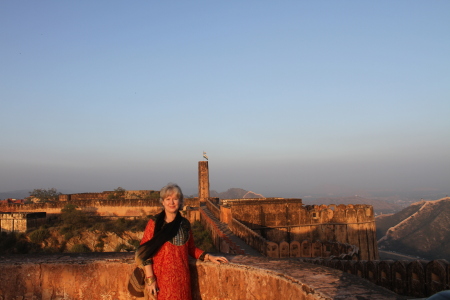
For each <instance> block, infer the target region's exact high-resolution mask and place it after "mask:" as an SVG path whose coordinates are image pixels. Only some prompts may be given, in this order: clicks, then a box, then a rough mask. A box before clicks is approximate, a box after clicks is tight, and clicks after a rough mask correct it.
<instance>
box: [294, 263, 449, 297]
mask: <svg viewBox="0 0 450 300" xmlns="http://www.w3.org/2000/svg"><path fill="white" fill-rule="evenodd" d="M300 260H301V261H303V262H310V263H314V264H318V265H323V266H327V267H330V268H335V269H338V270H342V271H344V272H347V273H350V274H354V275H357V276H359V277H361V278H364V279H367V280H368V281H370V282H372V283H374V284H377V285H379V286H381V287H384V288H386V289H389V290H392V291H393V292H395V293H397V294H399V295H407V296H411V297H417V298H422V297H428V296H431V295H434V294H435V293H437V292H440V291H443V290H447V289H450V263H449V262H447V261H446V260H443V259H439V260H433V261H424V260H416V261H399V260H398V261H393V260H381V261H377V260H374V261H365V260H360V261H352V260H342V259H337V258H329V259H324V258H315V259H305V258H302V259H300Z"/></svg>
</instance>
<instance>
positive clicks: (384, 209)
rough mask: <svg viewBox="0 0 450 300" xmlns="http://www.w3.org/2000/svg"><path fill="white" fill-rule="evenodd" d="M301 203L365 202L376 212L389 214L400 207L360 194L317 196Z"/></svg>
mask: <svg viewBox="0 0 450 300" xmlns="http://www.w3.org/2000/svg"><path fill="white" fill-rule="evenodd" d="M303 204H305V205H308V204H317V205H322V204H325V205H329V204H337V205H339V204H367V205H372V206H373V210H374V211H375V213H376V214H380V213H383V214H389V213H393V212H395V211H399V210H400V209H401V207H400V206H399V205H396V204H394V203H390V202H387V201H384V200H373V199H367V198H363V197H360V196H352V197H329V198H325V197H324V198H317V199H314V200H311V199H303Z"/></svg>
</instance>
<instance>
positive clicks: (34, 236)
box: [28, 228, 50, 244]
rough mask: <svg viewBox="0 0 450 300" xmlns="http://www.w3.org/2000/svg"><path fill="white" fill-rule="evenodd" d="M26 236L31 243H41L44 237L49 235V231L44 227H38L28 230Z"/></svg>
mask: <svg viewBox="0 0 450 300" xmlns="http://www.w3.org/2000/svg"><path fill="white" fill-rule="evenodd" d="M28 237H29V238H30V241H32V242H33V243H36V244H41V243H42V242H43V241H45V239H46V238H48V237H50V232H49V231H48V229H46V228H39V229H36V230H34V231H32V232H30V234H29V235H28Z"/></svg>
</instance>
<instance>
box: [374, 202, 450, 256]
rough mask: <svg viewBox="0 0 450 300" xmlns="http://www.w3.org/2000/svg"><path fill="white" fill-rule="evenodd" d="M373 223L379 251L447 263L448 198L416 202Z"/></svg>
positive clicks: (449, 240)
mask: <svg viewBox="0 0 450 300" xmlns="http://www.w3.org/2000/svg"><path fill="white" fill-rule="evenodd" d="M375 221H376V225H377V237H378V238H379V240H378V246H379V247H380V249H382V250H389V251H396V252H400V253H407V254H411V255H415V256H421V257H424V258H427V259H430V260H431V259H440V258H444V259H447V260H450V230H449V227H450V198H449V197H447V198H442V199H439V200H435V201H420V202H416V203H413V204H412V205H410V206H409V207H407V208H405V209H403V210H402V211H400V212H398V213H396V214H392V215H388V216H386V215H384V216H379V217H377V218H376V219H375Z"/></svg>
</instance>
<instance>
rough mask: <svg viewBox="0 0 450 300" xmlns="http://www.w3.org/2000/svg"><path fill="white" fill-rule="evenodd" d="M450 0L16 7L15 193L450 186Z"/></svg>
mask: <svg viewBox="0 0 450 300" xmlns="http://www.w3.org/2000/svg"><path fill="white" fill-rule="evenodd" d="M449 12H450V2H446V1H439V2H419V1H417V2H411V1H401V0H400V1H396V2H395V3H392V2H390V1H378V2H376V3H369V2H359V1H344V2H339V3H338V2H336V3H335V2H296V1H287V2H283V3H273V2H269V1H248V2H244V3H242V2H238V1H231V2H227V3H207V2H203V1H194V2H190V3H185V2H181V1H175V2H171V3H164V2H163V3H135V4H133V5H130V4H129V3H124V2H120V1H108V3H107V5H105V4H104V3H102V2H91V1H77V2H76V3H55V2H50V1H40V2H35V1H29V0H26V1H21V2H20V3H19V2H13V1H3V2H0V27H1V28H3V34H1V35H0V42H1V44H2V47H0V63H1V65H2V70H1V71H0V99H1V100H0V128H2V131H1V133H2V134H1V141H2V144H1V146H0V170H1V172H0V193H5V192H9V191H16V190H25V189H29V188H31V190H32V189H36V188H51V187H55V188H57V189H58V190H71V191H86V192H90V191H93V192H100V191H106V190H113V189H114V188H117V187H119V186H121V187H123V188H125V189H127V190H139V189H158V190H159V189H160V188H161V187H162V186H164V185H165V184H167V183H168V182H176V183H178V184H179V185H180V186H181V187H182V189H183V191H184V192H185V193H186V194H193V193H196V189H197V177H198V175H197V161H198V160H201V159H202V153H203V151H205V152H206V153H207V155H208V156H209V170H210V189H211V190H216V191H225V190H227V189H228V188H230V187H242V188H244V189H246V190H250V191H254V192H256V193H260V194H263V195H265V196H266V195H267V197H286V198H287V197H302V196H304V195H310V194H314V193H315V192H317V191H319V192H322V191H323V192H324V193H341V192H348V193H351V194H360V193H368V194H374V193H383V192H384V193H386V192H392V193H407V192H408V191H409V192H413V191H442V192H443V193H444V194H445V193H446V194H448V189H449V187H450V155H448V153H449V149H450V138H449V129H450V118H448V113H449V112H450V101H449V99H450V85H449V84H448V83H449V79H450V60H449V56H448V53H450V40H449V39H446V38H445V37H448V36H450V18H448V13H449Z"/></svg>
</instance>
